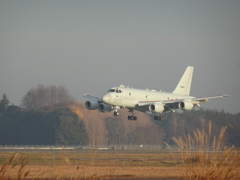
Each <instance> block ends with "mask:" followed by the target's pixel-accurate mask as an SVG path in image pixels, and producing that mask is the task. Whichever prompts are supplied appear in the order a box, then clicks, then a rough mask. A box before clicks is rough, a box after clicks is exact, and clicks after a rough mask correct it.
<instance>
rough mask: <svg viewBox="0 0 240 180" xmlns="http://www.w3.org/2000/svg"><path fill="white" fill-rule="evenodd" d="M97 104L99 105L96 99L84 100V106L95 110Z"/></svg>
mask: <svg viewBox="0 0 240 180" xmlns="http://www.w3.org/2000/svg"><path fill="white" fill-rule="evenodd" d="M98 105H99V103H98V101H96V100H89V101H86V102H85V107H86V108H87V109H90V110H95V109H97V108H98Z"/></svg>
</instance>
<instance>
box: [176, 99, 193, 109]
mask: <svg viewBox="0 0 240 180" xmlns="http://www.w3.org/2000/svg"><path fill="white" fill-rule="evenodd" d="M178 107H179V108H180V109H182V110H189V111H190V110H192V108H193V107H194V104H193V103H192V102H189V101H182V102H180V103H178Z"/></svg>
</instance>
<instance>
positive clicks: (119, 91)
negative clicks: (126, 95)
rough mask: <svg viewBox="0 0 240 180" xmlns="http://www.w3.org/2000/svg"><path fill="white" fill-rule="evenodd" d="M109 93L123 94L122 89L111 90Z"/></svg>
mask: <svg viewBox="0 0 240 180" xmlns="http://www.w3.org/2000/svg"><path fill="white" fill-rule="evenodd" d="M108 92H115V93H122V91H121V90H120V89H109V90H108Z"/></svg>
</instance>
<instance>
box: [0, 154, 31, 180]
mask: <svg viewBox="0 0 240 180" xmlns="http://www.w3.org/2000/svg"><path fill="white" fill-rule="evenodd" d="M28 158H29V157H28V156H25V155H21V156H18V154H13V155H12V156H11V157H10V158H8V159H7V160H6V161H5V162H4V163H3V164H2V166H1V167H0V180H5V179H12V178H13V177H14V179H24V178H26V177H27V176H28V175H29V171H27V170H26V165H27V164H28Z"/></svg>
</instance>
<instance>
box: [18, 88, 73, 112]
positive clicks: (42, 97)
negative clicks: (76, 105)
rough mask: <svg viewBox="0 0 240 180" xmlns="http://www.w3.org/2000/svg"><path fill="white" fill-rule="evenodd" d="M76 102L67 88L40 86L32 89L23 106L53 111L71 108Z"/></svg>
mask: <svg viewBox="0 0 240 180" xmlns="http://www.w3.org/2000/svg"><path fill="white" fill-rule="evenodd" d="M73 102H74V98H73V97H72V95H71V94H70V93H69V91H68V90H67V88H66V87H65V86H63V85H61V86H54V85H51V86H49V87H48V86H44V85H42V84H38V85H37V87H36V88H34V87H32V88H31V89H30V90H29V91H28V92H27V93H26V94H25V95H24V96H23V98H22V101H21V106H22V107H25V108H27V109H39V108H40V109H47V110H53V109H55V108H58V107H65V106H69V105H70V104H72V103H73Z"/></svg>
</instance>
